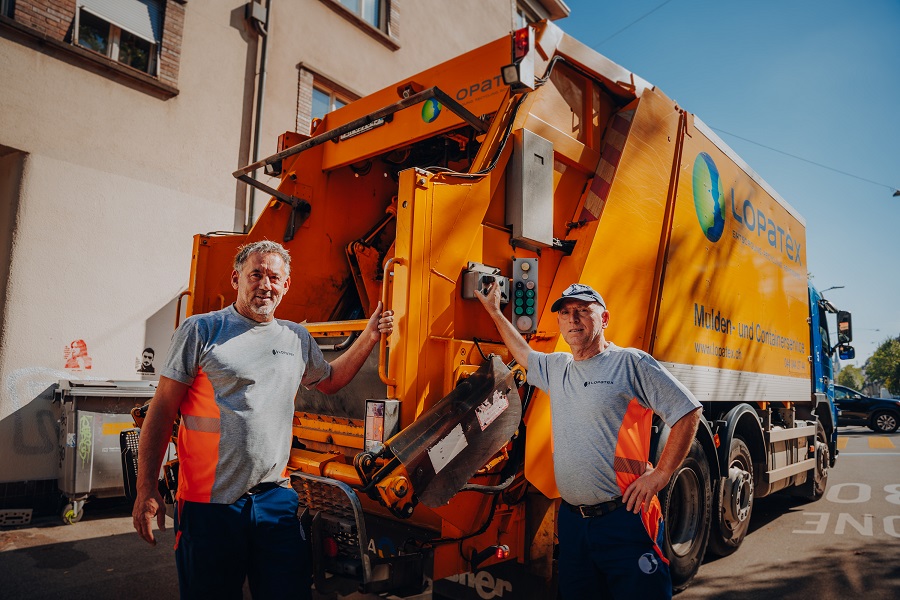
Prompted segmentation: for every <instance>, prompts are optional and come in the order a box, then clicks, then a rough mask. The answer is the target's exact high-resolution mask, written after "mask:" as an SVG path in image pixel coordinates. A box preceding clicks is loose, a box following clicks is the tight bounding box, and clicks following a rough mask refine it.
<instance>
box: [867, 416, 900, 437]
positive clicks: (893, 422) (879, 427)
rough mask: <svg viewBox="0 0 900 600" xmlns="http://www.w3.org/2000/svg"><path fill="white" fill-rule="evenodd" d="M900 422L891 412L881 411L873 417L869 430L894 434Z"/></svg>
mask: <svg viewBox="0 0 900 600" xmlns="http://www.w3.org/2000/svg"><path fill="white" fill-rule="evenodd" d="M898 424H900V421H898V419H897V415H896V414H895V413H892V412H891V411H889V410H879V411H878V412H876V413H875V414H874V415H872V424H871V425H869V429H871V430H872V431H875V432H878V433H894V432H895V431H897V425H898Z"/></svg>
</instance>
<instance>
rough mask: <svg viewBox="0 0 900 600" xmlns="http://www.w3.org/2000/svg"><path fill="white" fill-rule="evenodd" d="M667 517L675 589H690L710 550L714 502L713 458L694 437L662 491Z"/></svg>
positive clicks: (666, 539) (666, 550)
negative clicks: (712, 490)
mask: <svg viewBox="0 0 900 600" xmlns="http://www.w3.org/2000/svg"><path fill="white" fill-rule="evenodd" d="M659 500H660V503H661V504H662V511H663V519H665V527H664V531H665V536H664V539H663V547H662V551H663V553H664V554H665V555H666V558H668V559H669V572H670V573H671V575H672V589H673V590H674V591H681V590H683V589H684V588H686V587H687V586H688V585H689V584H690V582H691V580H692V579H693V578H694V575H696V573H697V569H699V568H700V563H701V562H702V561H703V554H704V553H705V552H706V543H707V541H708V540H709V522H710V514H711V508H712V507H711V504H712V492H711V487H710V475H709V461H708V460H707V459H706V454H705V453H704V452H703V447H702V446H701V445H700V442H699V441H698V440H697V439H696V438H694V440H693V442H691V449H690V451H689V452H688V455H687V458H685V459H684V462H682V463H681V466H680V467H679V468H678V470H677V471H675V474H674V475H673V476H672V479H671V480H670V481H669V484H668V485H667V486H666V487H664V488H663V489H662V490H660V492H659Z"/></svg>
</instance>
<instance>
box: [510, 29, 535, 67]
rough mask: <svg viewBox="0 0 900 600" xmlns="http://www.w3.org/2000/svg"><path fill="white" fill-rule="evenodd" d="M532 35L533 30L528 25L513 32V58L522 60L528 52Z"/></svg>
mask: <svg viewBox="0 0 900 600" xmlns="http://www.w3.org/2000/svg"><path fill="white" fill-rule="evenodd" d="M530 37H531V30H530V29H529V28H528V27H523V28H522V29H519V30H517V31H516V32H515V33H513V60H514V61H516V60H520V59H522V58H524V57H525V55H526V54H528V47H529V45H530V44H529V41H530V40H529V38H530Z"/></svg>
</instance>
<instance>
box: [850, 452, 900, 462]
mask: <svg viewBox="0 0 900 600" xmlns="http://www.w3.org/2000/svg"><path fill="white" fill-rule="evenodd" d="M843 456H900V452H841V456H840V457H838V460H840V459H841V457H843Z"/></svg>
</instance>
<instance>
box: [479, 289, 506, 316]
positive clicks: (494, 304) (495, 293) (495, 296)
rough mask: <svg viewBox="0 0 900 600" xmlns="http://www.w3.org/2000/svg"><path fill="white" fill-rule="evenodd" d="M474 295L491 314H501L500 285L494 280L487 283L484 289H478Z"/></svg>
mask: <svg viewBox="0 0 900 600" xmlns="http://www.w3.org/2000/svg"><path fill="white" fill-rule="evenodd" d="M475 296H476V297H477V298H478V300H479V301H480V302H481V304H482V305H483V306H484V308H485V310H487V311H488V314H490V315H491V316H494V315H497V314H502V312H501V310H500V286H499V285H497V282H496V281H492V282H491V283H489V284H488V286H487V290H486V291H481V290H478V291H477V292H475Z"/></svg>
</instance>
